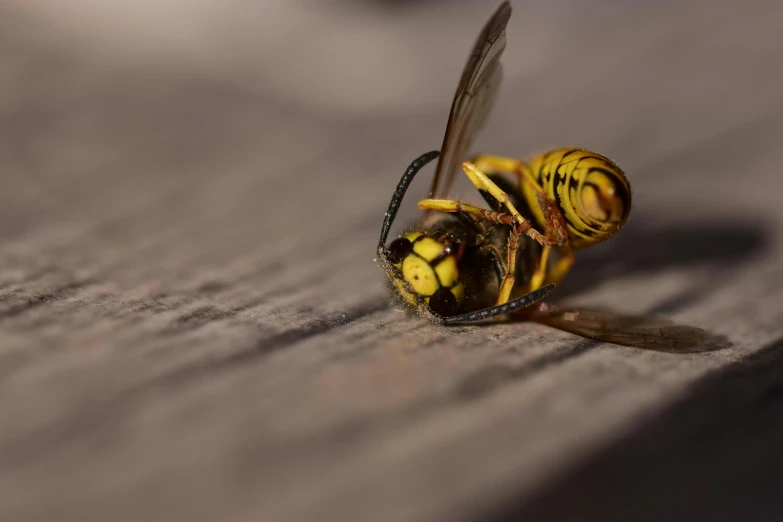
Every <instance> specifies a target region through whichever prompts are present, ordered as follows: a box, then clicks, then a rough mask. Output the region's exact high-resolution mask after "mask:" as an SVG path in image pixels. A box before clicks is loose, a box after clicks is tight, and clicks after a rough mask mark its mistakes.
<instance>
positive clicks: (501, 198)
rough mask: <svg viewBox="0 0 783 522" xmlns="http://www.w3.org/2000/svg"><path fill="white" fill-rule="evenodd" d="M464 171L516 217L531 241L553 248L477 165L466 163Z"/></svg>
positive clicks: (548, 240) (477, 185)
mask: <svg viewBox="0 0 783 522" xmlns="http://www.w3.org/2000/svg"><path fill="white" fill-rule="evenodd" d="M462 170H463V171H465V174H466V175H467V176H468V179H470V182H471V183H473V185H474V186H475V187H476V188H477V189H479V190H483V191H484V192H488V193H489V194H491V195H492V197H494V198H495V199H496V200H498V202H499V203H500V204H501V205H503V206H504V207H506V209H507V210H508V212H509V214H511V215H512V216H513V217H514V220H515V221H516V222H517V224H518V225H520V226H523V227H524V228H525V230H524V232H525V233H526V234H527V235H528V236H530V238H531V239H533V240H535V241H537V242H538V243H540V244H541V245H542V246H552V245H553V244H555V243H553V242H552V241H551V240H550V239H549V238H548V237H546V236H544V235H543V234H541V233H540V232H538V231H537V230H536V229H534V228H533V225H532V224H531V223H530V221H528V220H527V219H525V218H524V217H523V216H522V214H520V213H519V211H518V210H517V209H516V208H515V207H514V205H513V204H512V203H511V201H509V199H508V194H506V193H505V192H503V191H502V190H501V189H500V187H498V186H497V185H496V184H495V183H494V182H493V181H492V180H491V179H489V178H488V177H487V175H486V174H484V173H483V172H481V170H479V169H478V168H477V167H476V166H475V165H473V164H472V163H470V162H467V161H466V162H465V163H463V164H462Z"/></svg>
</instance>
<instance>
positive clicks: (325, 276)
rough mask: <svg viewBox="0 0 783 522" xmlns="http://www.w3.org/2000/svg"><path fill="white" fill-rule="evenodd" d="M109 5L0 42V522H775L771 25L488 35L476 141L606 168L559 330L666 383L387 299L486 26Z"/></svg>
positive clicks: (551, 336) (535, 25)
mask: <svg viewBox="0 0 783 522" xmlns="http://www.w3.org/2000/svg"><path fill="white" fill-rule="evenodd" d="M127 4H128V5H124V6H122V7H121V6H120V4H119V3H118V4H117V6H115V7H116V8H115V9H112V10H109V9H107V8H105V7H99V3H96V2H90V1H89V0H80V1H78V2H72V3H68V4H66V3H46V2H43V1H42V0H35V1H30V2H21V1H15V2H7V3H6V4H5V6H4V7H3V8H2V9H0V11H2V13H3V16H2V18H0V79H1V81H0V85H2V91H0V114H2V125H1V126H0V179H1V180H2V191H0V198H2V199H1V200H0V237H1V238H2V241H0V335H1V337H0V520H4V521H28V520H36V521H49V520H58V521H84V520H102V521H108V520H117V521H139V520H145V521H171V520H188V521H202V520H204V521H206V520H220V521H227V520H237V521H251V520H252V521H259V520H263V521H278V520H279V521H327V520H328V521H332V520H334V521H337V520H339V521H343V522H347V521H353V520H356V521H368V520H372V521H374V522H385V521H434V520H444V521H445V520H448V521H478V520H481V521H497V522H500V521H505V520H518V519H525V520H558V521H559V520H563V521H568V520H580V521H584V520H601V521H606V520H623V521H627V520H712V521H714V520H740V519H741V520H779V519H780V514H781V509H780V507H781V505H782V504H783V501H781V500H780V498H779V492H780V491H781V486H783V481H781V480H780V474H779V471H777V470H779V469H780V466H781V464H783V451H782V450H781V448H782V447H783V446H781V444H780V440H781V435H783V420H781V419H783V411H781V410H782V408H783V406H782V405H783V399H781V397H783V393H781V390H783V372H782V371H781V370H782V369H783V337H782V336H783V323H781V320H782V319H783V299H782V298H781V284H782V283H781V281H783V268H781V265H780V252H781V239H782V238H781V230H783V204H782V203H781V201H782V200H781V189H783V181H781V172H780V166H781V165H783V149H781V143H783V124H782V123H781V122H783V118H782V116H783V96H782V95H781V93H783V68H781V60H780V57H781V55H782V53H783V43H782V42H783V40H781V38H780V33H781V30H783V16H781V14H783V13H782V12H781V7H780V4H779V2H776V1H773V0H767V1H762V0H752V1H749V2H746V3H742V4H740V3H737V2H731V1H728V0H719V1H715V2H706V1H705V2H701V3H699V2H694V1H691V2H656V3H655V4H656V5H655V6H652V5H651V4H653V3H652V2H631V3H619V2H609V1H608V0H605V1H603V0H602V1H599V2H594V3H591V8H590V9H587V8H586V7H582V3H581V2H576V1H566V0H563V1H560V2H549V3H547V2H543V1H541V2H532V3H526V4H525V5H522V3H521V2H515V5H514V9H515V12H514V15H513V17H512V19H511V23H510V25H509V33H508V47H507V50H506V54H505V57H504V62H505V65H506V72H507V74H506V81H505V84H504V86H503V88H502V91H501V96H500V98H499V101H498V106H497V110H496V111H495V113H494V115H493V116H492V118H491V119H490V121H489V126H488V127H487V129H486V130H485V132H483V133H482V135H481V136H480V138H479V139H478V141H477V147H478V148H481V149H483V150H486V151H489V152H495V153H501V154H509V155H516V156H521V157H527V156H528V155H530V154H532V153H534V152H537V151H541V150H544V149H547V148H549V147H552V146H564V145H581V146H585V147H590V148H593V149H595V150H599V151H601V152H603V153H605V154H607V155H609V156H611V157H613V158H615V159H616V160H617V161H618V162H619V163H620V164H621V165H622V166H623V167H624V168H625V169H626V171H627V172H628V174H629V177H630V179H631V182H632V185H633V187H634V203H635V208H634V210H633V213H632V216H631V221H630V223H629V225H628V227H627V228H626V229H625V230H624V231H623V232H622V233H621V234H620V235H619V236H618V237H617V238H615V239H614V240H613V241H611V242H610V243H609V244H607V245H605V246H602V247H599V248H596V249H595V251H588V252H585V253H584V255H583V256H582V257H581V258H580V259H579V262H578V263H577V266H576V268H575V270H574V271H573V272H572V274H571V276H570V279H569V280H568V282H567V283H566V285H565V286H564V287H563V288H561V291H560V299H563V300H567V301H568V302H571V303H575V304H580V305H591V306H605V307H610V308H613V309H615V310H618V311H624V312H632V313H642V314H657V315H661V316H664V317H669V318H671V319H674V320H676V321H678V322H680V323H683V324H689V325H693V326H699V327H702V328H705V329H707V330H709V331H710V332H712V333H714V334H715V335H723V336H726V338H727V339H728V340H729V341H730V343H731V347H729V348H726V349H723V350H718V351H712V352H707V353H701V354H685V355H682V354H664V353H656V352H649V351H643V350H638V349H630V348H623V347H619V346H616V345H608V344H600V343H595V342H590V341H585V340H583V339H580V338H577V337H575V336H572V335H570V334H566V333H563V332H559V331H555V330H552V329H549V328H546V327H544V326H540V325H535V324H496V325H490V326H484V327H458V328H444V327H436V326H432V325H429V324H426V323H424V322H422V321H421V320H420V319H417V318H415V317H411V316H409V315H407V314H406V313H404V312H403V311H401V309H400V307H399V306H397V305H396V304H395V303H394V302H393V301H391V300H390V298H389V296H388V295H387V293H386V290H385V286H384V278H383V277H384V276H383V274H382V272H381V270H380V269H379V268H378V267H377V266H376V265H375V264H374V263H373V249H374V246H375V242H376V241H377V234H378V232H379V230H380V225H381V219H382V216H383V212H384V210H385V206H386V205H387V203H388V198H389V196H390V194H391V191H392V190H393V187H394V185H395V183H396V182H397V179H398V177H399V175H400V173H401V172H402V170H403V169H404V168H405V166H407V164H408V163H409V162H410V161H411V160H412V159H413V158H414V157H416V156H417V155H419V154H420V153H422V152H424V151H426V150H431V149H434V148H437V147H438V146H439V144H440V139H441V136H442V132H443V128H444V126H445V117H446V114H447V111H448V106H449V103H450V96H451V95H452V93H453V89H454V86H455V85H456V80H457V78H458V76H459V72H460V69H461V67H462V64H463V63H464V60H465V54H466V53H467V50H468V49H469V47H470V45H471V44H472V40H473V37H474V34H475V33H476V31H477V30H478V28H479V27H480V25H481V23H483V20H484V18H485V17H486V16H487V14H488V13H489V12H490V11H491V6H490V5H489V4H486V3H483V2H459V3H456V2H454V3H452V2H428V3H421V4H414V3H406V4H405V6H404V7H401V6H397V7H394V6H393V5H392V4H389V3H380V2H379V3H369V2H365V3H360V2H348V1H342V2H315V1H313V2H310V3H306V2H283V1H282V0H274V1H273V0H270V1H268V2H264V3H254V2H250V1H249V0H245V1H242V0H235V1H234V2H227V3H220V6H218V5H217V3H209V2H192V3H186V2H180V1H177V0H167V1H166V2H160V3H152V2H150V3H143V2H142V3H132V2H130V3H127ZM427 172H428V173H430V172H431V170H429V171H427ZM426 176H427V175H424V176H423V177H426ZM425 186H426V181H423V182H422V183H420V184H416V185H415V186H414V188H413V191H414V197H413V199H412V200H411V201H409V202H408V204H407V205H406V207H405V209H406V214H405V216H406V217H407V218H413V217H415V215H416V214H415V210H414V207H413V201H414V200H415V198H416V196H417V195H420V194H422V193H423V192H424V190H425V189H424V187H425ZM460 190H461V191H464V192H462V194H468V193H469V190H468V189H467V188H466V187H465V186H464V185H462V186H461V188H460Z"/></svg>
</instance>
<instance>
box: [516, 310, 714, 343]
mask: <svg viewBox="0 0 783 522" xmlns="http://www.w3.org/2000/svg"><path fill="white" fill-rule="evenodd" d="M527 318H528V319H530V320H533V321H535V322H538V323H542V324H545V325H547V326H551V327H553V328H557V329H560V330H565V331H567V332H571V333H573V334H577V335H581V336H583V337H587V338H589V339H594V340H597V341H603V342H607V343H614V344H620V345H623V346H632V347H636V348H643V349H646V350H654V351H661V352H677V353H684V352H704V351H711V350H715V349H720V348H724V347H725V340H724V339H723V338H721V337H717V336H713V335H712V334H710V333H708V332H707V331H705V330H702V329H701V328H696V327H693V326H684V325H678V324H674V323H672V322H671V321H669V320H667V319H662V318H657V317H644V316H635V315H622V314H616V313H614V312H610V311H605V310H593V309H590V310H588V309H581V308H561V307H559V306H555V305H551V304H542V305H539V306H538V307H537V308H536V309H535V310H532V311H530V312H528V314H527Z"/></svg>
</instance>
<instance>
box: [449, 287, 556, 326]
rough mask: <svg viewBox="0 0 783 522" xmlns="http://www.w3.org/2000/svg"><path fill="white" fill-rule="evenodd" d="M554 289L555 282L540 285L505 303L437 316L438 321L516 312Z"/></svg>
mask: <svg viewBox="0 0 783 522" xmlns="http://www.w3.org/2000/svg"><path fill="white" fill-rule="evenodd" d="M554 289H555V284H554V283H550V284H548V285H545V286H542V287H541V288H539V289H538V290H534V291H532V292H530V293H528V294H525V295H523V296H522V297H518V298H516V299H512V300H511V301H509V302H507V303H504V304H501V305H496V306H490V307H487V308H482V309H481V310H476V311H475V312H468V313H466V314H462V315H455V316H452V317H438V322H440V323H442V324H459V323H472V322H473V321H481V320H482V319H489V318H490V317H495V316H497V315H504V314H510V313H512V312H516V311H517V310H519V309H520V308H525V307H526V306H530V305H532V304H533V303H535V302H536V301H539V300H541V299H543V298H544V297H546V296H547V295H549V293H550V292H551V291H552V290H554Z"/></svg>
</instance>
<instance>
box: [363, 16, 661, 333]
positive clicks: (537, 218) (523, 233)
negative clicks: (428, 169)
mask: <svg viewBox="0 0 783 522" xmlns="http://www.w3.org/2000/svg"><path fill="white" fill-rule="evenodd" d="M510 16H511V6H510V5H509V3H508V2H507V1H505V2H503V3H501V4H500V6H498V8H497V9H496V10H495V13H494V14H493V15H492V17H491V18H490V19H489V21H488V22H487V23H486V25H485V26H484V28H483V29H482V31H481V33H480V34H479V37H478V39H477V41H476V44H475V45H474V47H473V51H472V52H471V54H470V57H469V58H468V62H467V64H466V66H465V70H464V71H463V73H462V77H461V79H460V82H459V85H458V87H457V91H456V94H455V96H454V100H453V103H452V107H451V112H450V114H449V120H448V124H447V127H446V133H445V136H444V139H443V144H442V147H441V152H440V153H439V152H438V151H433V152H428V153H426V154H423V155H422V156H421V157H419V158H417V159H416V160H415V161H413V163H412V164H411V165H410V166H409V167H408V169H407V170H406V171H405V173H404V174H403V176H402V178H401V179H400V181H399V183H398V185H397V188H396V190H395V191H394V194H393V196H392V199H391V202H390V204H389V209H388V211H387V212H386V216H385V219H384V222H383V227H382V230H381V237H380V240H379V243H378V257H379V259H380V262H381V265H382V267H383V269H384V271H385V272H386V273H387V275H388V276H389V279H390V281H391V284H392V287H393V289H394V292H395V293H396V294H397V295H398V296H399V297H400V299H401V300H402V301H403V302H404V303H406V304H407V305H409V306H411V307H412V308H414V309H415V310H417V311H419V312H420V313H421V314H423V315H425V316H427V317H428V318H429V319H431V320H433V321H435V322H438V323H441V324H455V323H463V322H473V321H477V320H481V319H485V318H489V317H493V316H498V315H505V314H512V313H516V314H522V315H524V316H525V317H527V318H529V319H532V320H535V321H539V322H542V323H546V324H550V325H553V326H556V327H558V328H562V329H565V330H569V331H572V332H575V333H581V334H582V335H585V336H587V337H592V338H604V339H611V340H612V342H618V341H617V340H618V339H626V342H623V344H634V343H639V344H644V343H646V342H647V341H644V340H642V337H640V336H645V337H644V339H651V338H652V339H653V341H655V339H654V338H655V337H656V335H657V336H658V338H659V339H658V341H660V342H661V343H667V342H668V340H666V339H664V337H666V335H667V334H666V333H662V330H660V329H659V328H657V327H656V328H653V329H652V331H651V330H650V329H649V328H647V327H646V326H645V325H641V326H640V324H641V323H636V324H637V326H632V325H629V322H628V321H625V322H623V323H622V324H621V323H620V322H617V325H618V326H617V328H614V326H613V324H612V321H611V318H610V319H608V320H607V318H606V316H603V315H595V314H593V315H589V314H581V315H580V314H579V313H576V312H574V311H573V310H568V311H566V310H564V309H559V308H556V307H552V306H548V307H547V306H544V305H542V306H540V307H538V309H536V310H532V311H531V310H523V309H525V308H527V307H529V306H530V305H532V304H533V303H536V302H537V301H539V300H541V299H543V298H544V297H546V296H547V295H548V294H549V293H550V292H551V291H552V290H553V289H554V286H555V284H557V283H559V282H560V281H561V280H562V279H563V277H565V275H566V274H567V273H568V271H569V269H570V268H571V265H572V264H573V262H574V250H575V249H579V248H583V247H586V246H589V245H593V244H596V243H599V242H601V241H603V240H605V239H607V238H609V237H611V236H612V235H613V234H614V233H616V232H617V231H619V230H620V229H621V228H622V226H623V225H624V224H625V222H626V220H627V219H628V215H629V213H630V210H631V187H630V185H629V183H628V180H627V178H626V176H625V174H624V173H623V171H622V170H621V169H620V167H619V166H617V164H615V163H614V162H613V161H612V160H610V159H609V158H607V157H605V156H603V155H601V154H598V153H595V152H591V151H588V150H584V149H577V148H564V149H557V150H553V151H550V152H547V153H545V154H542V155H539V156H537V157H535V158H534V159H533V160H532V161H530V162H528V163H525V162H522V161H519V160H516V159H511V158H505V157H500V156H494V155H489V154H480V155H477V156H475V157H473V158H472V159H471V160H470V161H466V162H463V158H464V154H465V152H466V151H467V150H468V148H469V147H470V144H471V142H472V139H473V136H474V134H475V133H476V131H477V130H478V129H479V128H480V127H481V125H482V124H483V122H484V120H485V118H486V116H487V114H488V113H489V110H490V108H491V106H492V104H493V101H494V98H495V95H496V93H497V90H498V86H499V84H500V79H501V74H502V73H501V65H500V56H501V54H502V52H503V49H504V48H505V30H506V25H507V23H508V20H509V18H510ZM435 158H439V160H438V164H437V168H436V172H435V175H434V178H433V181H432V185H431V188H430V193H429V198H428V199H424V200H421V201H419V204H418V206H419V208H421V209H422V210H424V211H425V214H424V216H423V218H422V219H421V220H420V221H419V222H418V223H417V224H416V225H415V226H414V227H413V228H412V229H410V230H409V231H408V232H407V233H405V234H404V235H402V236H401V237H399V238H397V239H395V240H394V241H392V242H391V243H390V244H389V245H388V247H387V246H386V241H387V237H388V234H389V230H390V228H391V226H392V223H393V221H394V218H395V216H396V214H397V211H398V210H399V207H400V204H401V202H402V199H403V197H404V195H405V192H406V191H407V189H408V187H409V185H410V183H411V182H412V181H413V178H414V177H415V176H416V174H417V173H418V172H419V170H420V169H421V168H422V167H424V166H425V165H426V164H427V163H429V162H431V161H433V160H434V159H435ZM460 167H461V170H462V171H463V172H464V173H465V174H466V175H467V177H468V179H469V180H470V181H471V183H472V184H473V185H474V186H475V187H476V189H478V191H479V193H480V194H481V196H482V197H483V198H484V200H485V201H486V202H487V204H488V205H489V209H484V208H480V207H476V206H474V205H469V204H466V203H463V202H460V201H457V200H454V199H444V197H445V195H446V194H447V193H448V191H449V189H450V188H451V185H452V182H453V180H454V177H455V174H456V172H457V171H458V170H460ZM506 176H510V177H506ZM620 328H622V331H616V330H619V329H620ZM635 329H636V330H635ZM596 332H598V333H596ZM602 336H603V337H602ZM629 339H630V340H629ZM653 341H650V342H653Z"/></svg>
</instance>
